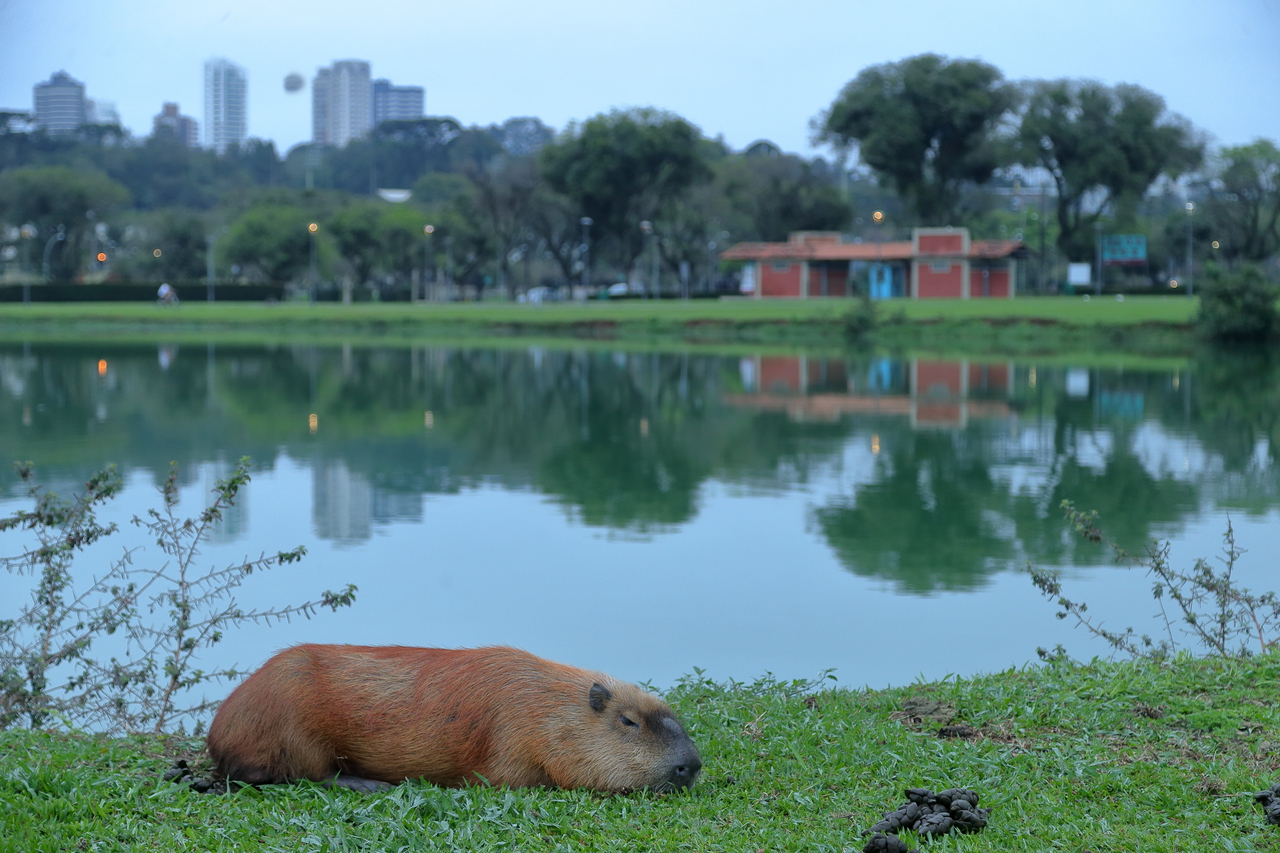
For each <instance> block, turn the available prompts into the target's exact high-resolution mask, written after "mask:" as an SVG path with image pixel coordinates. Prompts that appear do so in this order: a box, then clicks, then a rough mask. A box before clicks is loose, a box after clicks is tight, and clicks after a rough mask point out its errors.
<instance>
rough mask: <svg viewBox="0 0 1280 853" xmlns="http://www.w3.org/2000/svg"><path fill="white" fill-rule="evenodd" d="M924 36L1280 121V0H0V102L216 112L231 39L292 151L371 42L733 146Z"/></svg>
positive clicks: (1204, 111) (980, 53)
mask: <svg viewBox="0 0 1280 853" xmlns="http://www.w3.org/2000/svg"><path fill="white" fill-rule="evenodd" d="M357 10H358V11H357ZM927 51H931V52H935V53H941V54H944V55H947V56H953V57H976V58H980V59H983V60H985V61H987V62H990V63H992V64H994V65H996V66H997V67H999V68H1000V69H1001V70H1002V71H1003V72H1004V74H1005V75H1006V76H1007V77H1008V78H1010V79H1023V78H1056V77H1093V78H1097V79H1100V80H1103V81H1104V82H1107V83H1118V82H1128V83H1137V84H1139V85H1141V86H1145V87H1147V88H1149V89H1151V90H1153V91H1155V92H1157V93H1159V94H1160V95H1162V96H1164V98H1165V99H1166V101H1167V102H1168V104H1169V107H1170V108H1171V109H1172V110H1174V111H1176V112H1180V113H1182V114H1183V115H1185V116H1186V117H1187V118H1189V119H1191V120H1192V121H1193V122H1194V123H1195V124H1196V125H1198V126H1199V127H1201V128H1203V129H1204V130H1206V131H1208V132H1209V133H1210V134H1211V135H1212V137H1213V138H1214V139H1215V140H1216V141H1218V142H1220V143H1226V144H1236V143H1242V142H1248V141H1250V140H1252V139H1253V138H1255V137H1258V136H1266V137H1269V138H1271V139H1275V140H1280V2H1275V0H1219V2H1216V3H1205V2H1203V0H1200V2H1195V0H1110V2H1100V0H1075V2H1056V0H1046V2H1026V0H1022V2H1017V1H1016V0H973V2H968V3H963V2H954V0H951V2H946V1H945V0H917V2H911V0H897V2H893V1H892V0H879V2H874V3H873V2H861V0H858V2H851V1H850V0H845V2H836V1H835V0H792V2H789V3H779V2H764V0H741V1H740V2H736V3H729V2H703V0H651V2H648V3H644V4H636V5H631V4H622V3H608V2H598V0H597V2H590V0H559V2H555V0H553V2H550V3H529V2H511V0H469V2H465V3H457V2H453V3H439V2H434V0H428V1H427V2H416V3H409V2H389V1H388V0H382V2H362V3H357V2H354V0H345V2H335V0H308V2H292V1H291V2H285V0H208V2H195V3H175V2H173V0H119V2H115V3H112V2H103V0H96V2H88V0H60V2H58V3H57V4H53V3H49V2H47V0H41V1H40V2H37V0H0V108H22V109H30V108H31V103H32V101H31V98H32V96H31V87H32V86H33V85H34V84H35V83H37V82H39V81H42V80H45V79H47V78H48V77H49V75H50V74H51V73H52V72H54V71H57V70H61V69H65V70H66V71H67V72H68V73H70V74H71V75H72V76H73V77H76V78H77V79H79V80H82V81H84V83H85V84H86V86H87V90H88V95H89V97H91V98H97V99H101V100H107V101H114V102H115V103H116V105H117V107H118V109H119V111H120V115H121V118H122V119H123V122H124V124H125V125H126V126H127V127H129V128H130V129H132V130H133V132H134V133H135V134H139V135H144V134H146V133H149V132H150V129H151V118H152V116H154V115H155V114H156V113H157V112H159V110H160V106H161V103H162V102H164V101H177V102H178V103H179V104H181V106H182V110H183V112H184V113H186V114H188V115H191V116H193V117H195V118H196V119H197V120H200V121H203V104H202V99H203V91H202V85H203V82H202V81H203V78H202V71H201V68H202V63H203V61H204V60H205V59H206V58H209V57H212V56H225V57H227V58H228V59H231V60H233V61H235V62H237V63H239V64H240V65H243V66H244V67H245V68H246V69H247V70H248V74H249V133H250V135H251V136H260V137H263V138H268V139H274V140H275V141H276V143H277V145H278V146H279V147H280V148H281V150H282V151H283V150H286V149H287V148H289V147H290V146H292V145H295V144H297V143H299V142H302V141H305V140H306V139H307V138H308V137H309V135H310V95H309V91H310V89H309V83H310V79H311V77H312V76H313V75H314V74H315V70H316V68H317V67H319V66H322V65H327V64H329V63H330V62H332V61H333V60H335V59H348V58H355V59H367V60H369V61H370V62H371V63H372V64H373V73H374V76H375V77H387V78H390V79H391V80H392V81H393V82H396V83H400V84H415V85H423V86H425V87H426V89H427V109H428V112H429V113H431V114H433V115H451V116H454V117H455V118H457V119H458V120H459V121H461V122H463V123H465V124H472V123H476V124H488V123H490V122H497V121H501V120H503V119H505V118H508V117H511V116H516V115H535V116H538V117H540V118H541V119H542V120H543V121H545V122H547V123H548V124H550V125H552V126H554V127H556V128H561V127H563V126H564V125H565V124H566V123H567V122H568V121H571V120H574V119H584V118H587V117H589V116H591V115H594V114H596V113H598V112H601V111H605V110H608V109H610V108H612V107H626V106H656V107H660V108H664V109H669V110H672V111H674V112H676V113H679V114H680V115H682V116H684V117H685V118H687V119H689V120H690V121H692V122H693V123H695V124H697V125H698V126H699V127H700V128H702V130H703V132H704V133H706V134H708V135H710V136H716V135H720V134H722V135H723V136H724V138H725V139H726V141H727V142H729V143H730V144H731V145H733V146H734V147H737V148H741V147H744V146H746V145H747V144H749V143H751V142H753V141H754V140H756V139H760V138H767V139H771V140H773V141H774V142H776V143H778V144H779V145H781V146H782V147H783V148H785V149H788V150H795V151H806V152H809V151H812V149H811V148H810V146H809V141H808V137H809V130H808V123H809V120H810V119H811V118H812V117H813V116H814V115H815V114H817V113H818V112H819V111H820V110H822V109H823V108H825V107H826V106H828V105H829V104H830V103H831V100H832V99H833V98H834V97H835V95H836V93H837V92H838V91H839V90H840V87H841V86H843V85H844V84H845V83H846V82H847V81H848V80H850V79H851V78H852V77H853V76H855V75H856V74H857V73H858V71H859V70H860V69H862V68H864V67H865V66H867V65H870V64H874V63H879V62H886V61H895V60H899V59H902V58H904V57H907V56H911V55H914V54H917V53H923V52H927ZM291 71H297V72H299V73H301V74H302V75H303V76H304V77H305V78H306V79H307V81H308V88H307V89H304V90H303V91H302V92H301V93H298V94H294V95H288V94H286V93H285V91H284V88H283V85H282V81H283V78H284V76H285V75H286V74H287V73H289V72H291Z"/></svg>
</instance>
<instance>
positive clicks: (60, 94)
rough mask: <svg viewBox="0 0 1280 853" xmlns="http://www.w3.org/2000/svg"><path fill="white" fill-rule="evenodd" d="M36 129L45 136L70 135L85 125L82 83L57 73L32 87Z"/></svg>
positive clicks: (69, 76)
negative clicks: (45, 133) (45, 134)
mask: <svg viewBox="0 0 1280 853" xmlns="http://www.w3.org/2000/svg"><path fill="white" fill-rule="evenodd" d="M34 94H35V105H36V110H35V113H36V127H37V128H39V129H41V130H44V131H46V132H48V133H73V132H75V130H76V128H78V127H80V125H82V124H84V123H85V120H86V118H87V117H88V116H87V115H86V106H85V99H84V84H83V83H81V82H80V81H79V80H76V79H73V78H72V77H71V75H70V74H68V73H67V72H65V71H59V72H57V73H56V74H54V75H53V76H52V77H50V78H49V79H48V80H47V81H46V82H44V83H37V84H36V85H35V88H34Z"/></svg>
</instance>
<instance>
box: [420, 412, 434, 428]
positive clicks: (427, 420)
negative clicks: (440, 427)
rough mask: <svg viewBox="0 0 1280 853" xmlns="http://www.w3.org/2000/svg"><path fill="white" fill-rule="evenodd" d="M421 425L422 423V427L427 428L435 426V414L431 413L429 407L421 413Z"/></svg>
mask: <svg viewBox="0 0 1280 853" xmlns="http://www.w3.org/2000/svg"><path fill="white" fill-rule="evenodd" d="M422 425H423V426H424V427H426V428H427V429H435V427H436V416H435V415H434V414H432V412H431V410H430V409H427V410H426V411H425V412H423V414H422Z"/></svg>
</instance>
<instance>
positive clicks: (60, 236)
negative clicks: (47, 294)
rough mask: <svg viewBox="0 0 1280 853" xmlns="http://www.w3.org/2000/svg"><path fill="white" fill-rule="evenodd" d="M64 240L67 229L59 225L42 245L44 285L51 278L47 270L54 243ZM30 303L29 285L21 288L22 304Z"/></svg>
mask: <svg viewBox="0 0 1280 853" xmlns="http://www.w3.org/2000/svg"><path fill="white" fill-rule="evenodd" d="M65 239H67V227H66V226H65V225H59V226H58V230H57V231H55V232H54V234H53V236H52V237H50V238H49V240H48V242H46V243H45V244H44V266H43V268H42V272H43V273H44V281H45V284H48V283H49V281H50V280H51V279H52V278H53V275H52V273H51V272H50V270H49V255H50V253H52V252H53V247H54V245H55V244H56V243H61V242H62V241H63V240H65ZM30 302H31V287H30V285H26V286H24V287H23V288H22V304H23V305H27V304H29V303H30Z"/></svg>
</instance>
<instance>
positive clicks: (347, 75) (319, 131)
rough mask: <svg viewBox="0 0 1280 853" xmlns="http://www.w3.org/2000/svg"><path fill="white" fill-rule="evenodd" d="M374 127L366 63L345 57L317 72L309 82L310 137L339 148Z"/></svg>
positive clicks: (317, 142)
mask: <svg viewBox="0 0 1280 853" xmlns="http://www.w3.org/2000/svg"><path fill="white" fill-rule="evenodd" d="M372 126H373V87H372V84H371V82H370V79H369V63H367V62H364V61H362V60H359V59H346V60H341V61H338V62H335V63H333V65H332V66H330V67H329V68H321V69H320V70H319V71H317V72H316V76H315V80H313V81H312V84H311V138H312V140H313V141H314V142H315V143H316V144H317V145H334V146H337V147H339V148H341V147H343V146H345V145H346V144H347V143H348V142H350V141H351V140H353V139H359V138H360V137H362V136H364V135H366V134H367V133H368V132H369V128H371V127H372Z"/></svg>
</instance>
